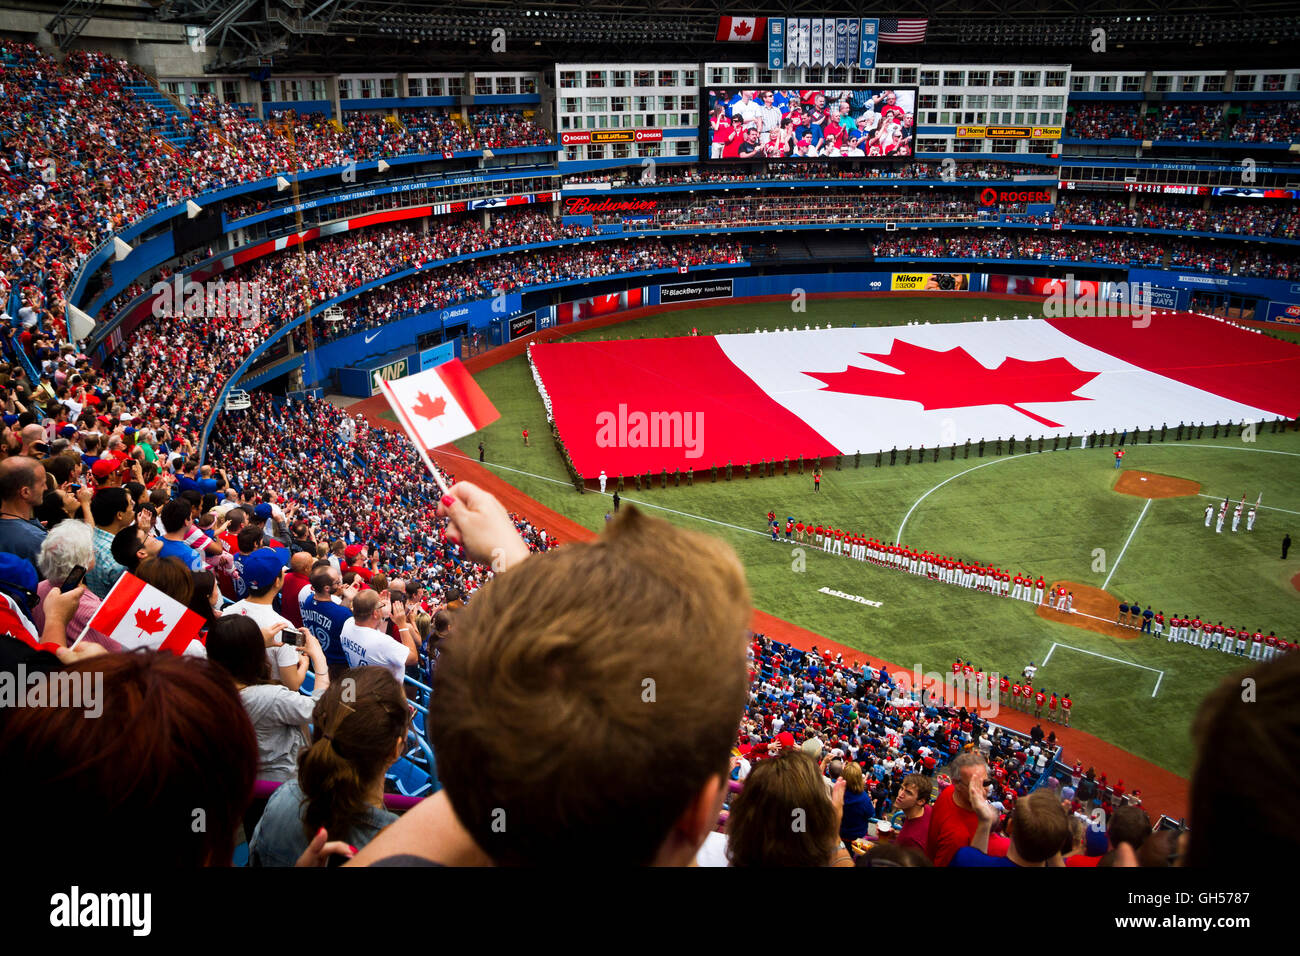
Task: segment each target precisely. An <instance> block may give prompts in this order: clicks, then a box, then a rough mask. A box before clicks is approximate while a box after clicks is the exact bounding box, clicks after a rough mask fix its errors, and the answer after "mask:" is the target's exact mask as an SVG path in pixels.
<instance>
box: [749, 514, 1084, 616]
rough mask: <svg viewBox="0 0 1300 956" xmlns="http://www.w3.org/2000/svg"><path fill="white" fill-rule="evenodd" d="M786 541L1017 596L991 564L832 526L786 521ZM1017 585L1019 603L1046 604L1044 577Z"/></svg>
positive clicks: (1023, 577)
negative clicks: (890, 541) (1044, 599)
mask: <svg viewBox="0 0 1300 956" xmlns="http://www.w3.org/2000/svg"><path fill="white" fill-rule="evenodd" d="M775 520H776V514H775V512H770V511H769V512H768V514H767V518H766V520H765V521H764V526H765V528H766V529H767V530H768V531H769V532H770V530H771V525H772V522H773V521H775ZM792 535H793V539H792V538H791V536H792ZM786 540H794V541H799V542H807V543H810V544H811V543H815V544H817V545H819V546H820V547H821V549H822V551H823V552H825V553H827V554H834V555H843V554H847V555H848V556H849V557H850V558H852V559H854V560H855V561H869V562H871V563H872V564H876V565H880V566H882V567H888V568H893V569H894V570H897V571H906V572H908V573H910V574H915V575H924V576H925V577H926V578H928V579H930V580H932V581H942V582H943V583H945V584H954V585H958V586H959V587H966V588H971V589H972V590H977V591H985V592H987V593H989V594H994V595H997V596H998V597H1012V596H1013V593H1012V589H1011V585H1012V575H1011V572H1010V571H1007V570H1004V569H1002V568H999V567H997V566H995V565H991V564H983V563H981V562H978V561H963V560H960V559H957V558H952V557H949V556H947V555H941V554H938V553H936V552H933V551H918V550H917V549H916V548H911V547H907V546H905V545H900V544H894V543H889V542H882V541H880V540H879V539H877V538H875V537H868V536H866V535H861V534H854V533H853V532H850V531H844V530H843V529H841V528H833V527H830V526H829V525H823V524H818V525H814V524H812V523H811V522H808V523H805V522H803V521H797V522H796V521H795V519H794V518H793V517H789V518H787V519H786ZM1015 585H1016V590H1015V592H1014V597H1016V598H1017V599H1019V600H1023V601H1028V602H1031V603H1035V604H1042V603H1043V597H1044V593H1045V591H1046V588H1047V585H1046V583H1045V582H1044V581H1043V578H1042V577H1041V576H1039V578H1038V579H1037V581H1035V579H1034V577H1033V575H1029V574H1019V573H1017V574H1016V575H1015ZM1064 598H1065V599H1066V601H1067V603H1068V604H1069V605H1071V606H1072V605H1073V596H1072V595H1065V596H1064Z"/></svg>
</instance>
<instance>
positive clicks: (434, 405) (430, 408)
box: [411, 392, 447, 421]
mask: <svg viewBox="0 0 1300 956" xmlns="http://www.w3.org/2000/svg"><path fill="white" fill-rule="evenodd" d="M416 397H417V398H418V399H419V401H417V402H416V403H415V404H414V405H412V406H411V411H413V412H415V414H417V415H419V416H420V417H421V418H427V419H429V421H433V420H434V419H435V418H437V417H438V416H439V415H441V414H442V413H443V412H445V411H446V410H447V402H446V401H445V400H444V399H443V398H442V396H441V395H440V396H438V397H437V398H436V399H433V400H432V401H430V399H429V396H428V395H426V394H424V392H420V393H418V394H417V396H416Z"/></svg>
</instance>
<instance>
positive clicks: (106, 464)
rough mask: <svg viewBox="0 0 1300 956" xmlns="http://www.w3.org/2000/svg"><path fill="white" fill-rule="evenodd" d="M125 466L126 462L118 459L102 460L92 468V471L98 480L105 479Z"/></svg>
mask: <svg viewBox="0 0 1300 956" xmlns="http://www.w3.org/2000/svg"><path fill="white" fill-rule="evenodd" d="M125 464H126V462H125V461H118V460H117V459H116V458H101V459H99V461H97V462H95V463H94V464H93V465H91V466H90V471H91V474H93V475H94V476H95V477H96V478H100V479H103V478H107V477H108V476H109V475H111V474H113V472H115V471H117V470H118V469H119V468H121V467H122V466H123V465H125Z"/></svg>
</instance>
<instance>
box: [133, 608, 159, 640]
mask: <svg viewBox="0 0 1300 956" xmlns="http://www.w3.org/2000/svg"><path fill="white" fill-rule="evenodd" d="M135 626H136V627H138V628H139V629H140V633H141V634H157V633H158V632H159V631H161V630H163V628H165V627H166V626H167V625H166V624H165V623H164V622H163V616H162V609H161V608H156V607H155V608H151V609H149V610H148V611H145V610H144V609H143V608H141V609H138V610H137V611H136V612H135Z"/></svg>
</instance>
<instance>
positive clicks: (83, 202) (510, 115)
mask: <svg viewBox="0 0 1300 956" xmlns="http://www.w3.org/2000/svg"><path fill="white" fill-rule="evenodd" d="M0 67H2V68H3V73H2V77H3V86H4V94H5V95H4V97H3V101H2V102H0V129H2V130H3V132H4V136H3V150H2V151H0V182H2V183H3V189H2V190H0V211H2V212H3V216H0V246H2V247H3V248H4V249H5V253H4V257H3V260H2V261H0V296H3V297H4V298H6V299H7V298H8V296H9V295H10V293H11V291H14V290H20V291H21V295H22V298H23V300H24V301H25V302H29V303H32V304H33V306H34V307H36V308H37V309H39V310H42V311H47V312H49V313H50V316H49V321H58V320H61V317H62V313H63V302H64V290H65V289H66V287H67V285H68V284H69V282H70V280H71V277H72V274H73V273H74V272H75V270H76V269H77V268H78V266H79V265H80V264H81V262H82V261H84V259H85V258H86V257H87V256H88V255H89V254H90V253H91V252H93V251H94V249H95V248H96V247H97V246H98V245H99V244H100V243H101V242H103V241H104V240H105V239H107V238H108V237H109V236H110V235H112V234H113V233H116V232H119V231H121V229H123V228H124V227H125V226H127V225H129V224H131V223H132V222H135V221H137V220H139V219H140V218H142V217H144V216H146V215H148V214H149V213H152V212H153V211H154V210H155V209H158V208H160V207H164V206H172V205H176V204H177V203H180V202H183V201H184V200H185V199H187V198H190V197H193V196H198V195H199V194H201V193H203V192H207V191H210V190H213V189H218V188H222V187H226V186H232V185H237V184H239V183H246V182H254V181H258V180H263V179H269V178H271V177H273V176H275V175H276V174H277V173H283V172H291V171H294V170H299V169H302V170H306V169H313V168H318V167H320V166H323V165H329V164H340V163H346V162H348V161H350V160H354V159H356V160H360V159H374V158H378V157H380V156H384V155H398V154H400V153H409V152H412V151H420V150H425V149H427V150H428V151H430V152H434V153H437V152H450V151H453V150H464V149H479V148H501V147H503V146H512V145H538V144H543V143H546V142H547V141H548V137H549V134H548V133H547V132H546V131H545V130H544V129H542V128H540V127H539V126H538V125H537V124H536V123H534V122H533V121H532V120H530V119H526V118H524V116H523V115H522V114H521V113H516V112H513V111H504V110H485V109H480V110H473V111H470V112H469V114H468V116H467V117H466V119H465V122H464V123H463V124H462V123H456V122H455V121H454V120H453V119H452V118H451V117H450V115H449V114H444V113H439V112H437V111H432V110H417V111H407V112H406V113H404V114H399V115H404V116H405V122H406V124H407V125H403V121H402V120H399V122H398V123H396V124H388V123H386V122H385V121H383V120H378V121H377V120H376V118H374V117H373V116H368V115H366V114H358V118H357V119H356V130H355V132H353V131H352V130H351V127H344V126H340V125H339V124H336V123H333V122H331V121H325V120H323V119H322V118H320V117H306V118H297V117H283V116H282V117H279V118H276V117H271V118H269V120H268V121H267V122H262V121H259V120H257V119H254V118H252V116H251V114H250V110H249V108H248V107H246V106H241V105H235V104H223V103H219V102H217V101H216V100H215V99H213V98H211V97H204V98H199V99H196V101H195V104H194V110H193V112H192V113H191V114H190V115H189V116H185V115H184V114H179V113H168V112H164V111H162V110H159V109H158V108H156V107H154V106H152V105H150V104H149V103H147V102H145V101H144V100H142V99H141V98H139V97H137V96H136V94H135V93H134V92H132V91H131V89H130V87H149V86H150V85H151V83H150V80H149V79H148V77H146V76H145V75H144V74H143V73H141V72H140V71H139V70H138V69H136V68H135V67H133V66H131V65H129V64H128V63H126V62H125V61H122V60H119V59H116V58H114V57H112V56H109V55H107V54H104V53H99V52H91V51H73V52H72V53H70V54H69V55H68V57H67V58H66V60H64V61H63V62H59V61H58V60H56V59H54V58H53V57H51V56H49V55H48V54H46V53H44V52H42V51H40V50H39V49H37V48H36V47H35V46H34V45H33V44H30V43H22V42H20V41H16V40H12V39H7V38H0ZM178 117H179V118H178ZM377 122H378V125H377ZM168 136H170V137H186V136H188V137H190V140H191V141H190V142H189V144H188V145H187V146H186V147H185V148H184V149H177V148H176V147H175V146H174V145H172V144H171V142H169V141H168V140H167V139H166V138H165V137H168ZM390 150H391V152H390Z"/></svg>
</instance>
